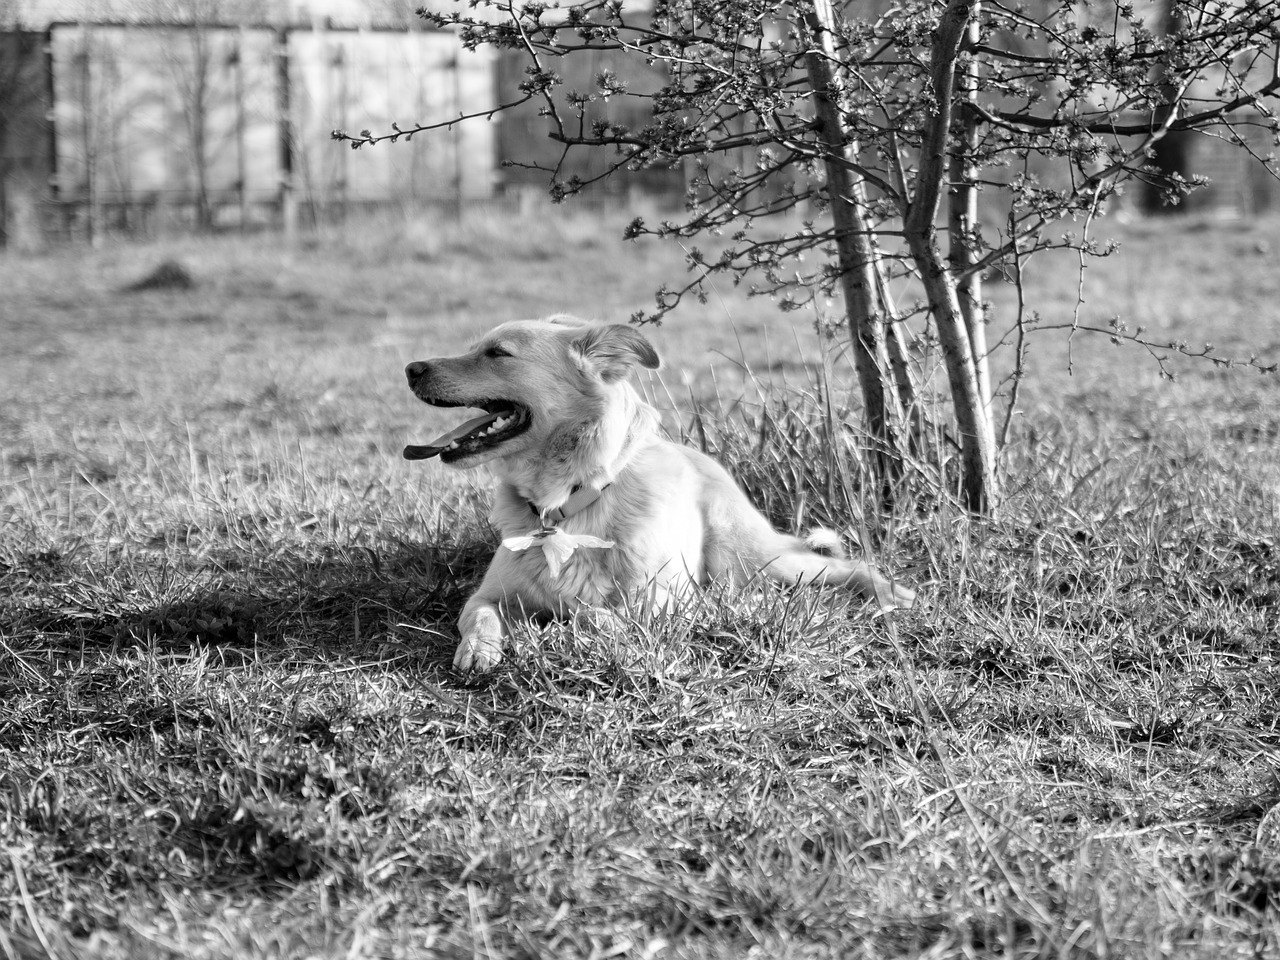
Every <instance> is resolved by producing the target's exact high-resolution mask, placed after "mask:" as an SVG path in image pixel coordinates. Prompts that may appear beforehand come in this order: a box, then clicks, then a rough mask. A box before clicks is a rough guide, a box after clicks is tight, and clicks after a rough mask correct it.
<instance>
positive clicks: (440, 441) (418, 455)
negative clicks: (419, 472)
mask: <svg viewBox="0 0 1280 960" xmlns="http://www.w3.org/2000/svg"><path fill="white" fill-rule="evenodd" d="M500 416H502V414H500V413H486V414H485V415H484V416H483V417H476V418H475V419H474V420H468V421H467V422H466V423H464V424H462V425H460V426H457V427H454V428H453V429H452V430H450V431H449V432H448V433H443V434H441V435H440V436H438V437H436V438H435V439H434V440H432V441H431V442H430V443H424V444H417V443H411V444H409V445H408V446H407V447H405V448H404V454H403V456H404V458H405V459H406V460H429V459H431V458H432V457H434V456H437V455H439V454H440V453H442V452H443V451H444V450H445V449H446V448H447V447H448V446H449V444H451V443H453V442H454V441H455V440H461V439H462V438H463V437H465V436H467V435H468V434H472V433H475V432H476V431H477V430H481V429H483V428H484V427H487V426H488V425H489V424H491V423H493V421H495V420H497V419H498V417H500Z"/></svg>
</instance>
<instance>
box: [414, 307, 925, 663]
mask: <svg viewBox="0 0 1280 960" xmlns="http://www.w3.org/2000/svg"><path fill="white" fill-rule="evenodd" d="M658 365H659V360H658V354H657V353H656V352H655V350H654V348H653V345H652V344H651V343H650V342H649V341H648V340H647V339H646V338H645V337H644V336H643V335H642V334H641V333H640V332H639V331H638V330H636V329H635V328H634V327H631V326H628V325H626V324H613V325H600V324H593V323H589V322H587V321H583V320H578V319H576V318H574V317H569V316H565V315H558V316H554V317H550V318H547V319H543V320H517V321H512V322H508V323H504V324H502V325H501V326H499V327H497V328H496V329H494V330H492V331H490V332H489V333H488V334H486V335H485V336H483V337H482V338H481V339H480V340H479V341H478V342H477V343H476V344H475V346H474V347H473V348H472V349H471V351H470V352H469V353H466V354H463V355H462V356H457V357H445V358H440V359H434V360H419V361H415V362H413V363H410V364H409V365H408V366H407V367H405V376H406V377H407V378H408V381H409V387H410V388H411V389H412V391H413V393H414V394H415V396H417V398H418V399H419V400H421V401H423V402H424V403H427V404H430V405H432V406H435V407H475V408H479V409H480V410H483V411H484V413H483V415H482V416H479V417H474V418H472V419H469V420H467V421H466V422H465V423H463V424H461V425H460V426H458V427H457V428H455V429H453V430H451V431H449V432H448V433H446V434H444V435H443V436H440V437H438V438H436V439H435V440H433V441H432V442H431V443H429V444H423V445H409V446H407V447H405V450H404V456H405V458H406V459H409V460H422V459H427V458H431V457H437V456H438V457H439V458H440V460H441V461H442V462H443V463H445V464H447V465H448V466H450V467H457V468H461V469H471V468H474V467H478V466H480V465H482V464H487V465H488V466H489V468H490V469H491V470H492V472H493V473H494V474H495V475H496V476H497V478H498V480H499V485H498V489H497V492H496V496H495V499H494V504H493V511H492V514H491V517H490V519H491V521H492V523H493V525H494V526H495V527H496V528H497V530H498V531H499V533H500V534H501V536H502V546H500V547H499V548H498V551H497V553H496V554H495V555H494V557H493V561H492V563H491V564H490V566H489V568H488V571H487V572H486V573H485V576H484V580H483V582H482V583H481V584H480V587H479V589H478V590H476V592H475V593H474V594H473V595H472V596H471V598H470V599H469V600H468V601H467V603H466V605H465V607H464V608H463V611H462V616H461V618H460V620H459V623H458V629H459V633H460V634H461V640H460V642H459V643H458V647H457V651H456V653H455V654H454V658H453V663H454V666H455V667H456V668H458V669H459V670H461V671H464V672H468V671H475V672H485V671H488V670H491V669H492V668H493V667H494V666H495V665H496V664H497V663H498V662H499V661H500V660H501V658H502V652H503V646H504V639H505V637H506V633H507V624H508V623H510V622H512V621H514V620H517V619H520V618H534V617H545V616H550V617H552V618H564V617H572V616H575V615H578V614H581V613H584V612H590V611H594V610H599V609H601V608H603V609H605V610H615V611H616V610H618V609H627V608H628V604H635V603H643V605H644V607H645V608H646V609H650V610H673V609H675V608H676V607H677V606H678V604H679V601H680V599H681V597H682V596H684V595H686V594H687V593H688V592H689V591H690V590H691V589H693V588H695V587H696V586H698V585H702V584H705V583H707V582H708V581H709V580H713V579H716V578H727V579H728V580H729V581H730V582H732V583H739V584H740V583H743V582H745V581H747V580H748V579H749V578H751V577H753V576H755V575H757V574H758V573H761V572H763V573H764V574H765V575H767V576H768V577H770V578H772V579H774V580H778V581H782V582H784V583H789V584H797V583H816V584H830V585H837V586H842V587H847V588H851V589H853V590H856V591H859V592H861V593H862V594H865V595H867V596H870V597H872V598H874V599H875V600H877V601H878V602H879V604H880V606H881V608H882V609H885V610H889V609H893V608H895V607H902V606H909V605H910V604H911V603H912V601H913V600H914V597H915V594H914V593H913V592H912V591H911V590H910V589H908V588H907V587H905V586H902V585H900V584H896V583H892V582H890V581H889V580H887V579H886V578H885V577H884V576H882V575H881V574H880V573H879V572H877V571H876V570H875V569H874V568H872V567H871V565H870V564H868V563H867V562H865V561H862V560H858V561H852V560H848V559H846V558H844V557H842V556H826V555H823V554H820V553H817V552H816V551H815V550H813V549H811V548H810V547H809V545H807V544H806V542H805V541H803V540H801V539H800V538H798V537H793V536H789V535H787V534H782V533H779V532H778V531H776V530H774V529H773V527H772V526H771V525H770V523H769V521H768V520H766V519H765V518H764V516H763V515H762V514H761V513H760V512H759V511H758V510H756V509H755V507H754V506H752V504H751V503H750V501H749V500H748V499H747V497H746V494H744V493H743V492H742V490H741V489H740V488H739V487H738V485H737V484H736V483H735V482H734V480H733V479H732V478H731V477H730V476H729V474H728V472H727V471H726V470H725V469H724V468H723V467H722V466H720V464H718V463H717V462H716V461H714V460H713V459H711V458H710V457H708V456H706V455H705V454H703V453H700V452H699V451H697V450H693V449H691V448H689V447H685V446H682V445H680V444H677V443H673V442H671V441H670V440H667V439H665V438H664V436H663V435H662V433H661V431H660V428H659V420H658V413H657V411H656V410H654V409H653V407H651V406H649V405H648V404H647V403H645V402H644V401H643V400H642V399H641V397H640V395H639V393H638V392H637V391H636V389H635V388H634V387H633V386H632V385H631V383H630V382H629V377H630V375H631V373H632V372H633V371H634V369H635V368H636V367H637V366H639V367H645V368H648V369H656V368H657V367H658ZM826 537H827V539H828V540H832V541H836V542H837V543H838V539H837V538H836V537H835V535H834V534H831V533H829V532H827V533H826Z"/></svg>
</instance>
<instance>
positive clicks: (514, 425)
mask: <svg viewBox="0 0 1280 960" xmlns="http://www.w3.org/2000/svg"><path fill="white" fill-rule="evenodd" d="M424 402H426V403H429V404H431V405H432V406H433V407H460V406H469V407H479V408H480V409H481V410H484V411H485V414H484V416H483V417H476V418H474V419H472V420H468V421H467V422H466V423H463V424H460V425H459V426H457V427H454V428H453V429H452V430H450V431H449V432H448V433H444V434H441V435H440V436H438V437H436V438H435V439H434V440H432V441H431V442H430V443H426V444H412V443H411V444H409V445H408V446H407V447H405V448H404V458H405V459H406V460H427V459H430V458H431V457H436V456H438V457H439V458H440V459H441V460H443V461H444V462H445V463H451V462H452V461H454V460H459V459H461V458H462V457H466V456H470V455H471V454H475V453H479V452H480V451H482V450H489V449H491V448H493V447H496V446H498V445H499V444H502V443H506V442H507V441H508V440H510V439H511V438H512V437H515V436H518V435H519V434H522V433H524V432H525V431H526V430H528V429H529V419H530V417H529V408H528V407H526V406H524V405H523V404H519V403H516V402H515V401H514V400H483V401H480V402H478V403H469V404H460V403H450V402H444V401H438V400H424Z"/></svg>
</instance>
